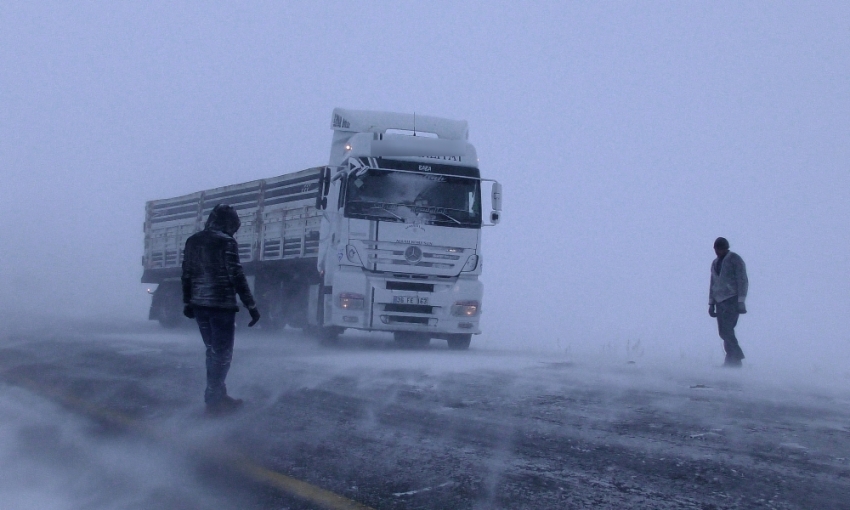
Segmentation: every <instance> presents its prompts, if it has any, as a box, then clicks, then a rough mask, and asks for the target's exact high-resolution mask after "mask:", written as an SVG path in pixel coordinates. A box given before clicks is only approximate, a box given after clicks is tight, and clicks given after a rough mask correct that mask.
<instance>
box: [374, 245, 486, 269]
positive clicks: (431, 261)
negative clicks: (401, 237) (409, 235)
mask: <svg viewBox="0 0 850 510" xmlns="http://www.w3.org/2000/svg"><path fill="white" fill-rule="evenodd" d="M363 248H364V251H365V255H366V258H365V260H364V262H365V263H366V264H367V265H368V266H374V267H375V268H376V269H377V270H378V271H391V272H403V271H412V270H414V268H415V270H416V271H423V270H424V271H425V272H426V273H427V274H430V275H435V276H436V275H446V276H448V275H457V274H458V273H460V270H461V268H462V267H463V265H464V264H466V260H467V258H468V257H469V255H470V254H472V253H473V250H467V249H464V248H454V247H450V246H421V245H410V244H404V243H394V242H384V241H366V242H364V243H363ZM361 253H363V252H361Z"/></svg>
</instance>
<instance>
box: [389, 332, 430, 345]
mask: <svg viewBox="0 0 850 510" xmlns="http://www.w3.org/2000/svg"><path fill="white" fill-rule="evenodd" d="M393 340H395V341H396V343H397V344H399V345H400V346H402V347H414V348H420V349H421V348H424V347H427V346H428V344H429V343H431V335H429V334H428V333H417V332H415V331H395V332H394V333H393Z"/></svg>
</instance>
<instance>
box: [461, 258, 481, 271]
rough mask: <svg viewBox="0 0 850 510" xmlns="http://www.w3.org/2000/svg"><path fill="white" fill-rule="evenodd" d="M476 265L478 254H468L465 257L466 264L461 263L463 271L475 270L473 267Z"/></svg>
mask: <svg viewBox="0 0 850 510" xmlns="http://www.w3.org/2000/svg"><path fill="white" fill-rule="evenodd" d="M476 267H478V255H470V256H469V258H468V259H466V264H464V265H463V270H464V271H475V268H476Z"/></svg>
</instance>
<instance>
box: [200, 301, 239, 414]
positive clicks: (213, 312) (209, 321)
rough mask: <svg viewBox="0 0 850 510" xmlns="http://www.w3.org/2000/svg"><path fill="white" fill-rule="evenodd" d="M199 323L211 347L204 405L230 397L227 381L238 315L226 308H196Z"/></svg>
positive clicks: (205, 339) (206, 342) (205, 340)
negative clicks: (225, 382) (225, 380)
mask: <svg viewBox="0 0 850 510" xmlns="http://www.w3.org/2000/svg"><path fill="white" fill-rule="evenodd" d="M195 320H196V321H198V329H200V330H201V338H203V340H204V345H205V346H206V347H207V389H206V391H204V402H206V403H207V404H215V403H217V402H218V401H220V400H221V399H222V398H224V396H225V395H227V386H225V385H224V379H225V378H226V377H227V371H228V370H230V360H231V359H232V358H233V334H234V333H235V331H236V312H234V311H232V310H225V309H222V308H207V307H203V306H196V307H195Z"/></svg>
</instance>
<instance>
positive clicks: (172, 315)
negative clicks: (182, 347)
mask: <svg viewBox="0 0 850 510" xmlns="http://www.w3.org/2000/svg"><path fill="white" fill-rule="evenodd" d="M183 320H184V319H183V308H182V307H178V306H177V305H176V304H174V303H169V302H165V303H163V304H161V305H160V307H159V325H160V326H162V327H164V328H168V329H174V328H176V327H177V326H180V325H181V324H182V323H183Z"/></svg>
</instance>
